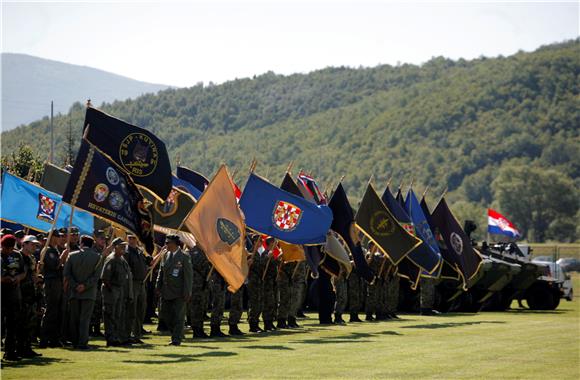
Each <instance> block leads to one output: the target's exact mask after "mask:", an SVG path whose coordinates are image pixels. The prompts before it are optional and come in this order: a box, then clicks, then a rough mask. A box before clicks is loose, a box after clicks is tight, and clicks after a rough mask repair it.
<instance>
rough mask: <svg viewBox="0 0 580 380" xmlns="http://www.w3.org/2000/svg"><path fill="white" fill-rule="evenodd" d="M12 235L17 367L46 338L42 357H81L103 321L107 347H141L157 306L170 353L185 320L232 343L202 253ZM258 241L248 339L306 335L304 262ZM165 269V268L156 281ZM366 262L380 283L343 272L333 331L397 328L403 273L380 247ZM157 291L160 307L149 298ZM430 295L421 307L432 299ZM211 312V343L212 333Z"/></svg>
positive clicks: (215, 276) (217, 281)
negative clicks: (48, 351) (67, 348)
mask: <svg viewBox="0 0 580 380" xmlns="http://www.w3.org/2000/svg"><path fill="white" fill-rule="evenodd" d="M3 232H4V233H3V236H2V316H3V321H4V322H5V324H4V323H3V325H4V326H5V328H6V331H5V337H6V339H5V357H6V358H7V359H9V360H16V359H18V357H34V356H38V355H39V354H38V353H36V352H34V351H33V350H32V348H31V343H32V342H33V341H34V340H35V337H36V336H39V337H40V343H39V347H40V348H44V347H60V346H62V345H63V342H64V343H66V342H70V344H72V345H73V346H74V347H76V348H78V349H87V348H88V340H89V334H91V335H93V336H99V335H100V325H101V318H103V319H104V326H105V335H104V336H105V338H106V341H107V345H108V346H117V345H128V344H135V343H142V340H141V338H142V336H143V333H144V331H145V330H144V329H143V321H144V319H145V317H146V309H147V307H148V305H151V304H152V303H154V302H155V301H157V299H158V300H159V304H158V309H159V322H160V325H164V328H166V329H167V330H169V331H170V332H171V342H170V344H172V345H179V344H180V343H181V341H182V339H183V338H184V325H185V318H186V316H187V317H188V320H189V322H190V323H191V327H192V330H193V338H202V339H203V338H207V337H223V336H225V334H224V333H223V332H222V331H221V323H222V319H223V315H224V309H225V297H226V290H227V289H226V283H225V281H224V279H223V278H222V277H221V275H220V274H219V273H218V272H217V271H216V270H215V269H214V268H213V267H212V266H211V263H210V262H209V261H208V259H207V257H206V255H205V254H204V253H203V251H202V250H201V249H200V248H199V247H197V246H196V247H193V248H192V249H188V250H185V249H183V248H182V247H183V244H182V243H181V241H180V239H179V237H178V236H176V235H169V236H167V239H166V245H165V247H164V250H163V251H162V252H161V253H160V254H159V255H158V256H157V257H151V256H149V255H147V254H146V253H145V252H144V251H143V250H142V249H141V248H139V246H138V241H137V239H136V238H135V236H132V235H128V236H127V242H125V241H123V240H122V239H120V238H116V239H114V240H113V241H112V242H111V243H110V244H108V245H107V239H106V238H105V234H104V233H103V231H96V232H95V234H94V235H93V236H82V237H80V236H79V233H78V229H76V228H74V227H73V228H71V229H69V230H68V231H67V230H64V231H63V230H55V231H53V232H52V233H50V234H49V236H48V237H43V236H41V237H40V239H37V237H35V236H33V235H28V236H22V237H16V236H14V235H12V234H10V233H6V232H7V231H3ZM16 235H18V234H16ZM43 238H44V239H43ZM253 238H254V240H252V238H248V239H247V244H246V246H247V251H248V265H249V274H248V278H247V282H246V285H245V287H246V289H247V295H248V312H247V314H248V322H249V331H250V332H254V333H259V332H263V331H270V330H275V329H277V328H296V327H299V326H298V323H297V317H298V316H299V315H300V313H301V307H302V305H303V303H304V300H305V297H306V291H307V284H308V281H307V277H308V276H307V273H308V269H307V267H306V263H305V261H299V262H284V261H283V260H282V259H281V258H276V257H274V255H273V251H274V247H275V246H276V244H277V242H276V240H275V239H274V238H268V239H267V240H266V242H265V246H262V244H259V243H258V242H260V243H261V239H260V237H259V236H255V237H253ZM45 239H48V240H49V241H48V244H47V245H46V246H47V249H46V250H45V251H44V252H43V253H42V254H40V248H41V247H42V246H44V244H45V243H46V241H45ZM16 248H18V249H19V250H17V249H16ZM157 262H159V263H160V265H159V266H158V268H157V270H156V271H155V272H154V271H153V269H154V268H155V264H156V263H157ZM367 262H368V263H369V266H370V267H371V269H372V270H373V272H374V273H375V275H376V276H375V279H374V280H373V281H372V282H371V283H367V282H366V281H364V280H362V279H361V278H360V277H359V276H358V274H357V273H356V271H355V270H353V271H351V272H349V273H347V272H346V271H345V270H344V268H343V269H341V271H340V273H339V274H338V275H337V276H334V277H333V278H332V285H333V290H334V294H335V297H336V302H335V306H334V314H335V315H334V317H335V318H334V323H337V324H344V323H345V321H344V320H343V319H342V315H343V314H344V313H345V312H348V313H349V314H350V322H360V321H361V320H360V319H359V317H358V315H359V312H361V311H364V312H365V313H366V318H365V319H366V320H367V321H372V320H375V319H377V320H385V319H394V318H397V316H396V308H397V304H398V298H399V294H398V293H399V290H398V285H399V280H398V276H397V275H396V273H395V267H393V266H391V265H390V264H389V262H388V260H386V258H385V257H383V256H382V255H381V254H380V253H379V251H378V250H377V249H376V247H374V246H373V245H372V243H371V244H370V245H369V247H368V251H367ZM154 273H156V276H155V275H154ZM151 287H153V288H154V289H155V294H156V296H157V297H156V299H153V297H152V294H151V293H149V294H148V288H151ZM424 287H425V289H429V286H424ZM422 288H423V284H422ZM423 293H424V292H422V297H421V301H422V304H423V301H424V298H428V297H423ZM210 294H211V298H212V300H211V302H209V298H210ZM243 298H244V292H243V288H240V289H239V290H238V291H237V292H235V293H233V294H231V295H230V311H229V318H228V325H229V334H230V335H242V334H243V332H242V331H241V330H240V329H239V326H238V325H239V323H240V321H241V317H242V311H243ZM427 303H428V301H427V300H426V301H425V304H427ZM210 305H211V319H210V328H211V330H210V334H209V336H208V335H207V334H206V332H205V331H204V328H203V325H204V319H205V318H206V313H207V312H208V311H209V310H208V309H209V308H210ZM363 307H364V310H363ZM153 308H154V306H153ZM422 310H430V308H424V309H422ZM40 315H42V318H39V316H40ZM260 319H261V321H262V322H263V328H262V327H261V326H260ZM21 321H26V322H27V323H25V324H22V323H19V322H21Z"/></svg>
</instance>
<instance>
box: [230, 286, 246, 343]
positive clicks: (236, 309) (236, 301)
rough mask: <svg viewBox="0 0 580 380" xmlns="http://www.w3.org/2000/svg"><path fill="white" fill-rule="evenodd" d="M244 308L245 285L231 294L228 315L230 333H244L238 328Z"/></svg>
mask: <svg viewBox="0 0 580 380" xmlns="http://www.w3.org/2000/svg"><path fill="white" fill-rule="evenodd" d="M243 308H244V286H243V285H242V286H241V287H240V288H239V289H238V291H237V292H235V293H233V294H230V315H229V316H228V325H229V326H230V329H229V331H228V333H229V334H230V335H244V333H243V332H242V331H241V330H240V329H239V328H238V323H240V320H241V319H242V312H243Z"/></svg>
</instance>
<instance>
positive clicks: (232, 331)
mask: <svg viewBox="0 0 580 380" xmlns="http://www.w3.org/2000/svg"><path fill="white" fill-rule="evenodd" d="M229 334H230V335H244V333H243V332H242V330H240V329H239V328H238V325H237V324H231V325H230V331H229Z"/></svg>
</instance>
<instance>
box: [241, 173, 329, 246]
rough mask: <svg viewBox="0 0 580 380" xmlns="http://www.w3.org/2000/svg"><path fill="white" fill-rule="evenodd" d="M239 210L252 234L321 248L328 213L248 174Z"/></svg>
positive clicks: (325, 208) (327, 210) (327, 221)
mask: <svg viewBox="0 0 580 380" xmlns="http://www.w3.org/2000/svg"><path fill="white" fill-rule="evenodd" d="M240 208H241V209H242V211H243V212H244V215H245V216H246V224H247V226H248V227H249V228H251V229H253V230H254V231H257V232H260V233H262V234H265V235H269V236H272V237H275V238H277V239H279V240H282V241H285V242H287V243H292V244H324V243H325V242H326V232H328V229H329V228H330V224H331V223H332V211H330V209H329V208H328V207H327V206H318V205H315V204H313V203H311V202H308V201H306V200H305V199H303V198H300V197H298V196H296V195H294V194H290V193H288V192H287V191H284V190H282V189H279V188H278V187H276V186H274V185H272V184H271V183H270V182H268V181H266V180H265V179H263V178H261V177H259V176H257V175H256V174H254V173H252V174H250V177H249V178H248V182H247V183H246V187H245V188H244V192H243V194H242V198H241V199H240Z"/></svg>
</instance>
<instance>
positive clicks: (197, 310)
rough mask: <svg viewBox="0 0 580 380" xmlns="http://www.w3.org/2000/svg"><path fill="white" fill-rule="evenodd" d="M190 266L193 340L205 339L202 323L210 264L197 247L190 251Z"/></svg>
mask: <svg viewBox="0 0 580 380" xmlns="http://www.w3.org/2000/svg"><path fill="white" fill-rule="evenodd" d="M189 255H190V258H191V265H192V288H191V304H190V310H191V327H192V328H193V337H194V338H205V337H207V335H206V334H205V332H204V331H203V321H204V318H205V313H206V312H207V303H208V298H209V287H208V281H207V277H208V275H209V272H210V270H211V264H210V262H209V261H208V259H207V257H206V255H205V253H204V252H203V251H202V250H201V249H200V248H199V247H197V246H196V247H193V249H192V250H191V251H190V254H189Z"/></svg>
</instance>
